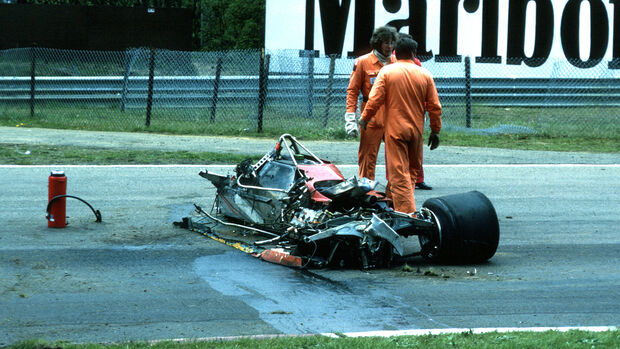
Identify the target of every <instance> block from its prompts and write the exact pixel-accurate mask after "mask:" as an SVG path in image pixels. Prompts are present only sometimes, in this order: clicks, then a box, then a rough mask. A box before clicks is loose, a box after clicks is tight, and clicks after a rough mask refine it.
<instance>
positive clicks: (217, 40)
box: [199, 0, 265, 51]
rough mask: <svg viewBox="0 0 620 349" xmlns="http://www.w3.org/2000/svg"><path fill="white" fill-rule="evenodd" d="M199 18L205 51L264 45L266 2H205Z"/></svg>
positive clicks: (205, 0)
mask: <svg viewBox="0 0 620 349" xmlns="http://www.w3.org/2000/svg"><path fill="white" fill-rule="evenodd" d="M199 16H200V27H201V29H200V45H201V49H202V50H204V51H224V50H232V49H247V48H260V47H263V45H264V38H263V33H264V30H265V26H264V16H265V0H203V1H202V2H201V8H200V14H199Z"/></svg>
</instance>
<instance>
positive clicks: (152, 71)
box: [146, 47, 155, 127]
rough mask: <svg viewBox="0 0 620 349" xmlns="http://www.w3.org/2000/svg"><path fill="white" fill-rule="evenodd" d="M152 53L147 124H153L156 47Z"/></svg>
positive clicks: (147, 99)
mask: <svg viewBox="0 0 620 349" xmlns="http://www.w3.org/2000/svg"><path fill="white" fill-rule="evenodd" d="M150 51H151V55H150V57H149V86H148V94H147V96H146V126H147V127H148V126H150V125H151V109H152V108H153V75H154V74H155V49H154V48H153V47H151V48H150Z"/></svg>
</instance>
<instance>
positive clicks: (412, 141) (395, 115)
mask: <svg viewBox="0 0 620 349" xmlns="http://www.w3.org/2000/svg"><path fill="white" fill-rule="evenodd" d="M417 47H418V44H417V42H415V41H414V40H413V39H412V38H411V37H406V36H403V37H401V38H399V39H398V40H397V41H396V45H395V51H396V59H397V61H396V62H394V63H392V64H390V65H388V66H386V67H385V68H383V69H382V70H381V71H380V72H379V74H378V76H377V79H376V81H375V83H374V84H373V87H372V89H371V92H370V95H369V98H368V103H366V106H365V108H364V110H363V112H362V115H361V118H360V121H359V126H360V128H361V129H366V128H367V127H368V124H369V123H370V122H371V121H372V119H373V118H374V117H375V115H376V114H377V112H378V111H379V110H380V109H381V108H384V109H385V114H386V115H387V117H386V119H385V132H384V142H385V154H386V172H387V174H388V181H389V183H390V185H391V194H392V201H393V203H394V210H396V211H399V212H403V213H407V214H409V213H413V212H415V211H416V206H415V196H414V191H415V183H416V178H417V175H418V171H419V169H420V168H421V155H422V147H423V144H422V141H423V138H422V134H423V131H424V114H425V112H426V111H428V115H429V118H430V128H431V134H430V136H429V145H430V149H431V150H433V149H435V148H437V147H438V146H439V132H440V131H441V103H440V102H439V97H438V95H437V88H436V86H435V81H434V79H433V77H432V75H431V74H430V72H429V71H428V70H426V69H424V68H422V67H419V66H417V65H416V64H415V63H414V57H415V54H416V51H417Z"/></svg>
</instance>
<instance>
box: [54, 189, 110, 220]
mask: <svg viewBox="0 0 620 349" xmlns="http://www.w3.org/2000/svg"><path fill="white" fill-rule="evenodd" d="M61 198H73V199H78V200H80V201H82V202H83V203H85V204H86V205H87V206H88V207H90V209H91V210H92V211H93V213H94V214H95V218H96V220H95V222H97V223H101V212H99V210H95V209H94V208H93V207H92V206H91V205H90V204H89V203H88V202H86V201H85V200H84V199H82V198H79V197H77V196H74V195H57V196H54V197H53V198H52V199H51V200H50V201H49V202H48V203H47V209H46V210H45V212H46V215H45V217H46V218H49V216H50V207H52V203H53V202H54V201H56V200H58V199H61Z"/></svg>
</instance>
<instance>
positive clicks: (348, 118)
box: [344, 113, 359, 137]
mask: <svg viewBox="0 0 620 349" xmlns="http://www.w3.org/2000/svg"><path fill="white" fill-rule="evenodd" d="M344 121H345V124H344V130H345V131H346V132H347V135H349V136H351V137H357V135H358V134H359V129H358V128H357V119H356V116H355V113H345V114H344Z"/></svg>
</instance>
